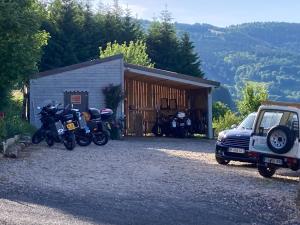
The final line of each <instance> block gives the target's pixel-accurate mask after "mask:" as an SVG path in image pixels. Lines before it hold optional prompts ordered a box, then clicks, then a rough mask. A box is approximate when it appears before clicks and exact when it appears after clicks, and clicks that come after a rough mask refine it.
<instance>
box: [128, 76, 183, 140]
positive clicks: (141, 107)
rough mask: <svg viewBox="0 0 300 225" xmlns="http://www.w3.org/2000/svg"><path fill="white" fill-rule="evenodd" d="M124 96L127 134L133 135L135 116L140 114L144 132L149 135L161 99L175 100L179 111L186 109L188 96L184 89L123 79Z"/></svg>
mask: <svg viewBox="0 0 300 225" xmlns="http://www.w3.org/2000/svg"><path fill="white" fill-rule="evenodd" d="M125 94H126V97H125V114H126V116H127V120H126V128H127V132H128V134H132V133H134V127H135V123H136V122H137V121H136V115H137V114H142V117H143V121H144V131H145V132H146V133H148V132H149V133H151V129H152V127H153V125H154V123H155V120H156V109H157V108H159V107H160V101H161V98H168V99H177V106H178V109H179V110H184V109H186V108H188V96H187V91H186V90H185V89H179V88H174V87H167V86H164V85H161V84H157V83H150V82H147V81H142V80H135V79H130V78H125Z"/></svg>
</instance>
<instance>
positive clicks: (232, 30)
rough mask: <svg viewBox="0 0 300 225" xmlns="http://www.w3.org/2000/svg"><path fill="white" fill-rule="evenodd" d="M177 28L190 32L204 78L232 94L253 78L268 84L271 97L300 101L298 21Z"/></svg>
mask: <svg viewBox="0 0 300 225" xmlns="http://www.w3.org/2000/svg"><path fill="white" fill-rule="evenodd" d="M176 27H177V29H178V31H179V32H183V31H187V32H189V33H190V35H191V39H192V40H193V41H194V43H195V46H196V50H197V52H198V53H199V55H200V56H201V59H202V65H203V69H204V71H205V73H206V77H207V78H209V79H213V80H217V81H220V82H221V83H222V84H223V85H225V86H227V87H228V88H229V90H230V92H231V93H232V95H233V96H234V97H237V96H236V93H237V90H238V89H239V88H240V87H241V85H242V83H243V82H245V81H247V80H254V81H260V82H265V83H266V84H268V87H269V91H270V95H271V98H272V99H274V100H285V101H300V88H299V87H300V51H299V50H300V24H291V23H249V24H242V25H236V26H230V27H227V28H219V27H215V26H211V25H208V24H194V25H187V24H176Z"/></svg>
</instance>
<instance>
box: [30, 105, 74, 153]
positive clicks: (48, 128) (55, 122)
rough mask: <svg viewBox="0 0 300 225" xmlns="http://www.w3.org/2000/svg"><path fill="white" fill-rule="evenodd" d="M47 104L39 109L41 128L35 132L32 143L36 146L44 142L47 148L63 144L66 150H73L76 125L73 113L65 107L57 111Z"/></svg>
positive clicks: (56, 106) (56, 107)
mask: <svg viewBox="0 0 300 225" xmlns="http://www.w3.org/2000/svg"><path fill="white" fill-rule="evenodd" d="M59 105H60V104H57V105H55V106H53V105H51V104H49V105H46V106H45V107H43V108H42V109H41V108H40V107H39V109H41V112H40V113H39V114H40V115H41V122H42V126H41V128H40V129H38V130H37V131H36V133H35V134H34V135H33V137H32V143H34V144H38V143H40V142H41V141H42V140H44V139H45V140H46V143H47V144H48V146H49V147H51V146H53V145H54V142H58V143H61V142H62V143H63V144H64V146H65V147H66V149H68V150H73V149H74V148H75V145H76V142H75V134H74V131H75V130H76V128H77V123H76V120H75V117H74V113H73V112H72V111H71V110H70V109H69V106H66V107H65V108H63V109H59V108H58V106H59Z"/></svg>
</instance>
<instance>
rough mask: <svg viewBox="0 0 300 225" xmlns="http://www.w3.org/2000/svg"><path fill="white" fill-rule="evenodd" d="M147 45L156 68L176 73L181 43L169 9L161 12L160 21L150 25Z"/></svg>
mask: <svg viewBox="0 0 300 225" xmlns="http://www.w3.org/2000/svg"><path fill="white" fill-rule="evenodd" d="M146 43H147V47H148V48H147V52H148V54H149V57H150V58H151V59H152V60H153V62H154V63H155V67H156V68H159V69H165V70H171V71H176V69H177V63H178V60H177V56H178V54H177V53H178V48H179V41H178V38H177V36H176V28H175V26H174V24H173V23H172V18H171V14H170V12H169V11H168V10H167V9H165V10H163V11H162V12H161V18H160V21H154V22H152V24H151V25H150V28H149V31H148V35H147V40H146Z"/></svg>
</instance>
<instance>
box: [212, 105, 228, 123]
mask: <svg viewBox="0 0 300 225" xmlns="http://www.w3.org/2000/svg"><path fill="white" fill-rule="evenodd" d="M212 111H213V119H214V120H216V119H218V118H220V117H221V116H224V115H225V113H226V112H228V111H230V108H229V107H228V106H227V105H226V104H224V103H223V102H220V101H217V102H215V103H214V104H213V108H212Z"/></svg>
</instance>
